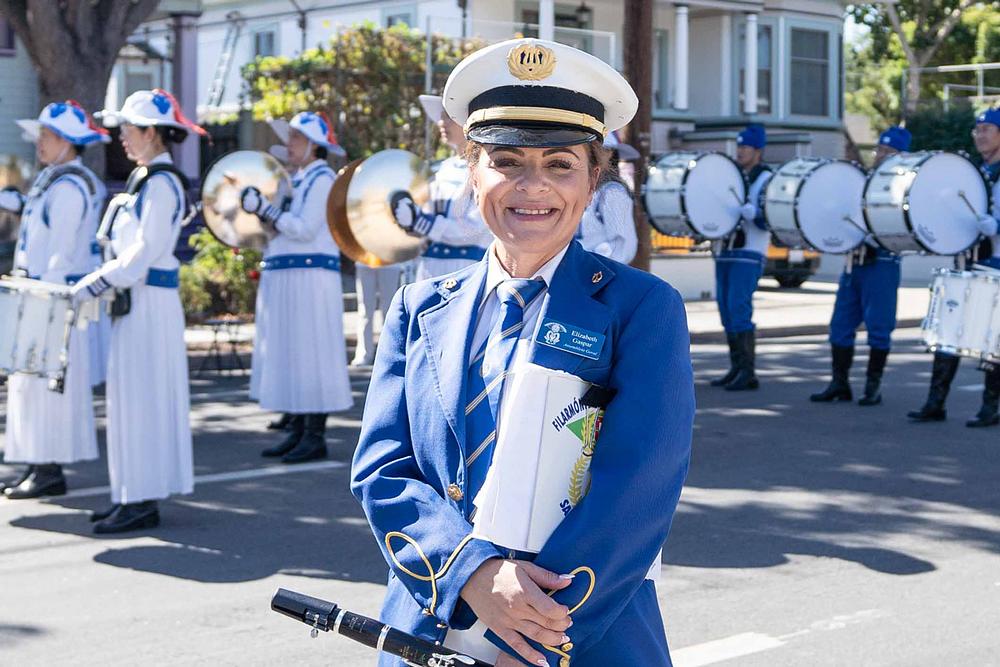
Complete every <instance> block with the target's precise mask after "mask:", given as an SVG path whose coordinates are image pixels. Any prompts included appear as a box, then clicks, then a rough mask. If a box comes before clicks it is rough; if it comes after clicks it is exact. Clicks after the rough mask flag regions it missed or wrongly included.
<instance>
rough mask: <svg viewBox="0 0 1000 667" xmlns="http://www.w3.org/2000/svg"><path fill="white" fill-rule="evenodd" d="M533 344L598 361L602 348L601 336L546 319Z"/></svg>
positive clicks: (602, 337) (602, 340) (602, 338)
mask: <svg viewBox="0 0 1000 667" xmlns="http://www.w3.org/2000/svg"><path fill="white" fill-rule="evenodd" d="M535 342H536V343H540V344H542V345H547V346H549V347H554V348H555V349H557V350H562V351H563V352H569V353H570V354H577V355H579V356H581V357H586V358H587V359H599V358H600V356H601V350H602V349H603V348H604V336H603V335H601V334H599V333H595V332H593V331H587V330H586V329H582V328H580V327H578V326H575V325H572V324H563V323H562V322H556V321H555V320H550V319H548V318H546V319H544V320H542V326H541V327H539V329H538V336H537V337H536V338H535Z"/></svg>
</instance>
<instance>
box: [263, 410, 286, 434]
mask: <svg viewBox="0 0 1000 667" xmlns="http://www.w3.org/2000/svg"><path fill="white" fill-rule="evenodd" d="M291 423H292V415H291V414H289V413H287V412H285V413H282V415H281V416H280V417H278V418H277V419H275V420H272V421H270V422H268V424H267V430H268V431H287V430H288V428H289V426H290V424H291Z"/></svg>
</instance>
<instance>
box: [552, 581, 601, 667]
mask: <svg viewBox="0 0 1000 667" xmlns="http://www.w3.org/2000/svg"><path fill="white" fill-rule="evenodd" d="M581 572H583V573H586V574H587V576H588V577H590V585H589V586H587V592H586V593H584V594H583V597H582V598H580V601H579V602H577V603H576V606H574V607H571V608H570V610H569V613H570V615H572V614H573V612H575V611H576V610H577V609H579V608H580V607H582V606H583V603H584V602H586V601H587V600H589V599H590V596H591V594H593V592H594V586H595V585H597V575H596V574H594V571H593V570H592V569H590V568H589V567H587V566H586V565H581V566H580V567H578V568H576V569H575V570H573V571H572V572H570V574H572V575H574V576H576V575H578V574H580V573H581ZM555 593H556V591H549V592H548V595H549V597H552V596H553V595H555ZM563 646H566V644H564V645H563ZM542 647H543V648H544V649H545V650H546V651H551V652H552V653H555V654H556V655H558V656H559V657H561V658H562V659H563V660H565V661H566V664H569V659H570V655H569V653H568V651H569V650H571V648H572V647H570V649H566V650H563V649H562V648H561V647H560V648H556V647H555V646H549V645H548V644H542ZM561 662H562V661H560V663H561Z"/></svg>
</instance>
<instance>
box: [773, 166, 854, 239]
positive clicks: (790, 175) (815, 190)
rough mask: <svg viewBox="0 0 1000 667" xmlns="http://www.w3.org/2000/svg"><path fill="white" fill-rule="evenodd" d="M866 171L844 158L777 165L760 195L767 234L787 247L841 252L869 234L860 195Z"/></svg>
mask: <svg viewBox="0 0 1000 667" xmlns="http://www.w3.org/2000/svg"><path fill="white" fill-rule="evenodd" d="M864 189H865V172H864V171H862V169H861V168H860V167H858V166H857V165H855V164H853V163H851V162H845V161H843V160H826V159H821V158H795V159H794V160H791V161H789V162H786V163H785V164H783V165H781V167H780V168H779V169H778V171H777V173H775V175H774V177H773V178H772V179H771V181H770V182H769V183H768V184H767V189H766V190H765V193H764V216H765V218H766V219H767V225H768V227H769V228H770V230H771V233H773V234H774V236H775V237H776V238H777V239H778V240H779V241H781V243H782V244H784V245H786V246H788V247H789V248H806V247H813V248H815V249H816V250H819V251H820V252H827V253H834V254H843V253H847V252H850V251H851V250H854V249H855V248H857V247H858V246H859V245H861V243H862V242H863V241H864V240H865V236H867V235H868V232H867V230H866V229H865V228H864V219H863V217H862V215H863V214H862V211H861V196H862V193H863V192H864Z"/></svg>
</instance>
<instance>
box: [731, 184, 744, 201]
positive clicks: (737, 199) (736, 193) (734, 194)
mask: <svg viewBox="0 0 1000 667" xmlns="http://www.w3.org/2000/svg"><path fill="white" fill-rule="evenodd" d="M729 191H730V192H732V193H733V197H734V198H735V199H736V203H737V204H739V205H740V206H743V200H742V199H740V195H739V193H738V192H736V188H734V187H733V186H731V185H730V186H729Z"/></svg>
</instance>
